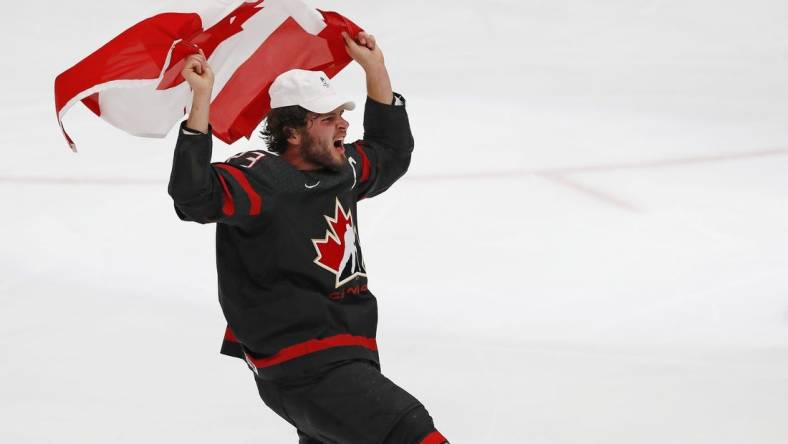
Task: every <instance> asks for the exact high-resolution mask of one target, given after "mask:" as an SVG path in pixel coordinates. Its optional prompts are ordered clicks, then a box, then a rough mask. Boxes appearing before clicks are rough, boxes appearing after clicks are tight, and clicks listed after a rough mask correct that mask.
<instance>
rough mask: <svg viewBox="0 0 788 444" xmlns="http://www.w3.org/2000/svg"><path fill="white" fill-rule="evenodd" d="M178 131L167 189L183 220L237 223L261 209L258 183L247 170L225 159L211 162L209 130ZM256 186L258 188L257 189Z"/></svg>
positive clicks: (259, 211) (182, 128) (211, 144)
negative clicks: (206, 132) (252, 180)
mask: <svg viewBox="0 0 788 444" xmlns="http://www.w3.org/2000/svg"><path fill="white" fill-rule="evenodd" d="M184 128H185V122H184V123H182V124H181V129H180V130H179V132H178V141H177V143H176V145H175V154H174V157H173V161H172V173H171V174H170V183H169V186H168V188H167V192H168V193H169V195H170V196H171V197H172V200H173V202H174V203H175V211H176V213H177V214H178V217H180V218H181V219H182V220H188V221H194V222H199V223H203V224H204V223H210V222H223V223H229V224H236V223H240V222H242V221H243V220H245V219H248V218H250V217H255V216H257V215H259V214H260V213H261V211H262V203H263V202H262V196H261V194H260V193H259V191H258V189H259V187H254V186H252V183H251V181H250V180H249V177H248V175H247V174H248V173H247V171H244V169H243V168H240V167H238V166H236V165H231V164H227V163H214V164H212V163H211V149H212V146H213V141H212V139H211V137H212V136H211V132H210V130H209V132H208V134H202V133H197V134H193V133H189V134H185V133H184ZM256 188H257V189H256Z"/></svg>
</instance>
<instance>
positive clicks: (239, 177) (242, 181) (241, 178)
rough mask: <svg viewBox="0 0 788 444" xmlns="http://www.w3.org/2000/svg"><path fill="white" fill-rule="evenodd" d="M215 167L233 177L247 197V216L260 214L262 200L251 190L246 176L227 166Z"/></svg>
mask: <svg viewBox="0 0 788 444" xmlns="http://www.w3.org/2000/svg"><path fill="white" fill-rule="evenodd" d="M216 167H217V168H221V169H223V170H224V171H227V172H228V173H230V175H231V176H233V179H235V180H236V182H238V184H239V185H241V188H242V189H243V190H244V192H245V193H246V195H247V196H248V197H249V215H250V216H257V215H258V214H260V211H261V210H262V208H263V198H261V197H260V195H259V194H257V192H256V191H255V190H254V188H252V184H250V183H249V179H247V178H246V175H244V173H243V172H241V170H239V169H237V168H235V167H232V166H230V165H227V164H223V163H218V164H216Z"/></svg>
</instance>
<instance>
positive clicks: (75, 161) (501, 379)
mask: <svg viewBox="0 0 788 444" xmlns="http://www.w3.org/2000/svg"><path fill="white" fill-rule="evenodd" d="M16 3H17V4H16V5H14V9H13V12H9V13H8V14H6V15H5V16H4V18H3V26H2V27H0V33H2V37H3V41H5V42H6V46H5V50H4V54H3V57H2V58H0V84H2V85H3V86H4V91H3V93H2V99H0V104H1V106H2V107H1V108H0V130H1V131H2V135H3V137H2V162H0V202H3V209H2V216H3V217H2V222H0V223H2V229H0V245H2V255H0V347H1V348H0V418H2V420H0V424H2V425H0V442H3V443H49V442H58V443H60V442H64V443H106V442H123V443H141V442H156V443H159V442H161V443H165V442H188V443H215V442H233V443H275V444H276V443H289V442H295V433H294V431H293V430H292V428H291V427H290V426H289V425H288V424H286V423H285V422H284V421H282V420H281V419H279V418H278V417H277V416H276V415H275V414H273V413H272V412H270V411H269V410H268V409H267V408H266V407H265V406H264V405H263V403H262V402H261V401H260V400H259V398H258V395H257V393H256V391H255V387H254V384H253V381H252V376H251V373H249V371H248V370H247V369H246V368H245V366H244V365H243V364H242V363H241V362H240V361H237V360H235V359H230V358H224V357H220V356H219V355H218V354H217V348H218V345H219V340H220V337H221V334H222V332H223V327H224V322H223V319H222V315H221V312H220V310H219V307H218V303H217V301H216V282H215V266H214V257H213V228H212V227H210V226H199V225H196V224H188V223H183V222H180V221H179V220H178V219H177V218H176V216H175V214H174V212H173V210H172V204H171V201H170V199H169V197H168V196H167V194H166V183H167V180H168V175H169V168H170V162H171V155H172V146H173V143H174V134H171V135H170V137H168V138H167V139H163V140H162V139H139V138H133V137H131V136H128V135H126V134H124V133H121V132H120V131H118V130H116V129H115V128H112V127H110V126H109V125H108V124H106V123H105V122H103V121H101V120H100V119H98V118H96V117H95V116H93V115H92V114H91V113H89V112H88V111H87V110H86V109H85V108H84V107H82V106H81V105H80V106H77V107H75V108H74V109H73V110H72V111H71V113H70V114H69V115H68V116H66V119H65V125H66V127H67V128H68V129H69V130H70V133H71V135H72V136H73V137H74V139H75V140H76V142H77V145H78V147H79V149H80V153H79V154H76V155H74V154H71V153H70V152H69V151H68V149H67V146H66V144H65V142H64V140H63V138H62V136H61V134H60V132H59V128H58V126H57V123H56V119H55V111H54V101H53V94H52V91H53V81H54V78H55V76H56V75H57V74H58V73H60V72H62V71H64V70H65V69H67V68H68V67H70V66H71V65H73V64H74V63H76V62H77V61H78V60H80V59H81V58H82V57H84V56H85V55H87V54H88V53H89V52H90V51H92V50H94V49H96V48H98V47H99V46H100V45H101V44H103V43H104V42H106V41H107V40H108V39H110V38H111V37H113V36H114V35H116V34H117V33H119V32H120V31H121V30H123V29H125V28H126V27H127V26H129V25H131V24H133V23H135V22H137V21H139V20H140V19H142V18H144V17H146V16H148V15H150V13H151V11H154V10H162V9H166V7H163V6H162V3H161V2H154V1H152V0H145V1H142V0H138V1H134V2H119V1H109V2H89V1H86V0H78V1H76V0H75V1H69V2H16ZM314 4H315V5H316V6H318V7H321V8H323V9H329V10H337V11H339V12H342V13H343V14H345V15H347V16H348V17H351V18H352V19H354V20H356V21H357V22H358V23H359V24H360V25H362V26H363V27H365V28H366V29H368V30H370V31H371V32H373V33H374V34H376V35H377V37H378V39H379V42H380V45H381V47H382V48H383V50H384V52H385V54H386V60H387V64H388V66H389V70H390V72H391V76H392V78H393V81H394V84H395V88H396V89H397V90H398V91H400V92H402V93H403V94H405V95H406V97H407V99H408V109H409V112H410V116H411V122H412V126H413V131H414V134H415V138H416V141H417V148H416V149H417V151H416V153H415V155H414V158H413V166H412V168H411V171H410V172H409V173H408V175H407V176H405V178H403V179H402V180H401V182H400V183H398V184H397V185H396V186H394V187H393V188H392V189H391V190H390V191H388V192H387V193H386V194H384V195H382V196H380V197H378V198H375V199H371V200H369V201H365V202H364V203H363V204H362V205H361V206H360V211H361V214H360V218H361V225H360V230H361V234H362V244H363V247H364V253H365V261H366V263H367V266H368V270H369V272H370V286H371V288H372V289H373V291H374V292H375V294H376V295H377V296H378V299H379V302H380V308H381V313H380V315H381V322H380V326H379V343H380V346H381V359H382V364H383V369H384V373H385V374H386V375H387V376H389V377H390V378H392V379H393V380H394V381H396V382H398V383H399V384H400V385H402V386H403V387H405V388H406V389H407V390H409V391H410V392H411V393H413V394H414V395H415V396H417V397H418V398H419V399H420V400H422V401H423V402H424V404H425V405H426V406H427V408H428V409H429V411H430V413H431V414H432V416H433V417H434V419H435V422H436V425H437V426H438V428H439V429H440V430H441V431H442V432H443V433H444V434H445V435H447V436H448V437H449V438H450V439H451V440H452V443H498V442H514V443H529V444H531V443H545V444H547V443H567V444H569V443H600V444H601V443H605V444H619V443H620V444H631V443H638V444H640V443H654V444H665V443H710V444H722V443H736V444H739V443H756V444H782V443H785V442H788V230H786V227H788V205H786V202H788V175H786V171H788V85H787V83H788V80H787V79H788V27H786V26H785V25H786V23H788V3H786V2H784V1H777V0H774V1H767V0H751V1H747V2H745V1H743V0H738V1H732V0H731V1H728V0H722V1H720V0H716V1H711V0H681V1H680V0H662V1H660V0H600V1H593V2H590V1H582V0H562V1H537V0H525V1H514V0H509V1H506V0H491V1H485V2H471V1H467V0H454V1H447V0H432V1H423V0H422V1H399V2H369V1H361V0H353V1H341V2H329V1H320V2H315V3H314ZM337 86H338V88H339V89H341V90H343V91H346V92H349V93H352V94H354V95H355V99H356V100H357V101H362V100H363V97H364V91H363V77H362V72H361V70H360V69H359V68H358V67H355V66H353V67H351V68H349V69H347V70H346V71H345V72H343V73H342V74H341V75H340V76H339V77H338V78H337ZM361 116H362V113H361V112H353V113H350V114H349V117H350V121H351V131H350V132H351V137H359V136H360V135H361V129H360V128H361ZM249 145H253V146H254V145H259V141H252V142H245V141H241V142H239V143H238V144H236V146H232V147H226V146H222V144H221V143H219V142H217V147H216V149H215V154H216V158H217V159H221V158H225V157H227V156H229V155H230V154H232V153H234V152H236V151H240V150H243V149H245V148H247V147H248V146H249Z"/></svg>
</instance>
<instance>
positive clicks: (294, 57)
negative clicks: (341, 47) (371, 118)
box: [211, 17, 332, 143]
mask: <svg viewBox="0 0 788 444" xmlns="http://www.w3.org/2000/svg"><path fill="white" fill-rule="evenodd" d="M325 48H326V42H325V40H324V39H322V38H320V37H317V36H314V35H312V34H310V33H308V32H306V31H304V29H303V28H302V27H301V26H300V25H299V24H298V22H296V21H295V20H293V18H292V17H291V18H288V19H287V20H285V21H284V23H282V25H281V26H279V28H277V29H276V30H275V31H274V32H272V33H271V35H269V36H268V38H266V39H265V41H264V42H263V43H262V44H261V45H260V47H259V48H257V50H256V51H255V52H254V53H253V54H252V55H251V56H250V57H249V58H248V59H247V60H246V61H245V62H244V63H243V64H241V66H239V67H238V69H236V70H235V72H234V73H233V75H232V76H231V77H230V79H229V80H228V81H227V83H226V84H225V85H224V87H223V88H222V90H221V91H219V93H218V94H217V95H216V97H215V98H214V99H213V101H212V102H211V125H212V127H213V134H214V135H215V136H216V137H218V138H219V139H221V140H222V141H224V142H226V143H232V142H233V141H235V140H238V139H239V138H241V137H249V135H250V134H252V131H254V129H255V128H256V127H257V124H259V123H260V121H262V120H263V117H265V115H266V114H268V111H269V110H270V97H269V96H268V88H269V87H270V86H271V83H272V82H273V80H274V79H275V78H276V77H277V76H278V75H279V74H281V73H283V72H285V71H289V70H291V69H295V68H301V69H310V68H311V67H314V66H319V65H323V64H327V63H330V62H331V61H332V59H331V53H330V52H329V51H328V50H326V49H325ZM250 78H256V79H266V80H267V81H266V82H265V83H261V82H250V81H249V79H250Z"/></svg>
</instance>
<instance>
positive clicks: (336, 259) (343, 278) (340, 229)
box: [312, 198, 366, 287]
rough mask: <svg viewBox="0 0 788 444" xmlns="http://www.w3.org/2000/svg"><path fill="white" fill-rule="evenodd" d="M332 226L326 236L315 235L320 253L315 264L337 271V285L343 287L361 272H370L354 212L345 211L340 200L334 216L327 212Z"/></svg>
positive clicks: (317, 250) (364, 274)
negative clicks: (367, 268)
mask: <svg viewBox="0 0 788 444" xmlns="http://www.w3.org/2000/svg"><path fill="white" fill-rule="evenodd" d="M324 217H325V218H326V222H327V223H328V228H329V229H328V230H326V235H325V236H324V237H323V239H312V244H313V245H314V246H315V251H316V252H317V257H316V258H315V261H314V262H315V264H317V265H319V266H320V267H322V268H324V269H326V270H328V271H330V272H332V273H334V275H335V276H336V287H340V286H341V285H343V284H345V283H346V282H348V281H350V280H352V279H353V278H355V277H357V276H366V270H365V269H364V262H363V259H362V258H361V250H360V248H359V247H358V234H357V233H356V227H355V224H354V223H353V213H352V212H351V211H345V209H344V208H342V204H341V203H340V202H339V199H338V198H337V200H336V206H335V208H334V217H331V216H324Z"/></svg>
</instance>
